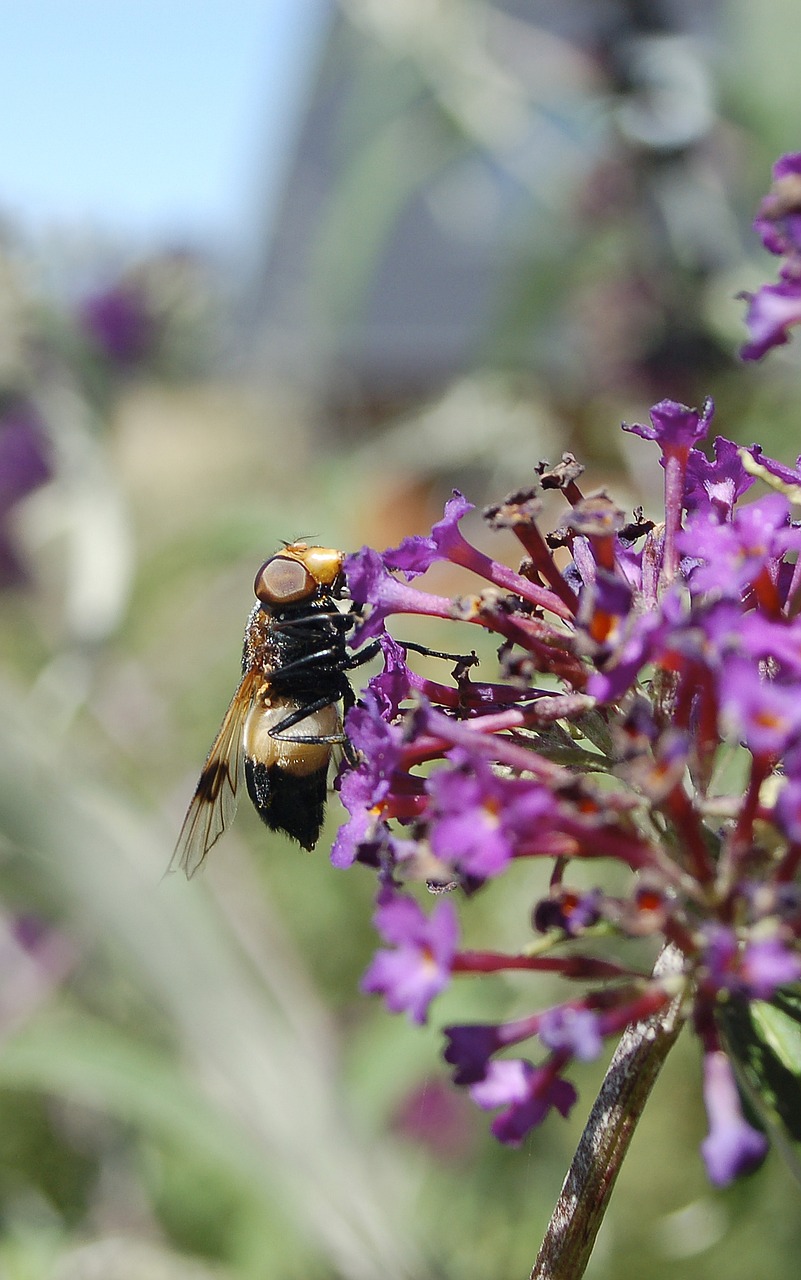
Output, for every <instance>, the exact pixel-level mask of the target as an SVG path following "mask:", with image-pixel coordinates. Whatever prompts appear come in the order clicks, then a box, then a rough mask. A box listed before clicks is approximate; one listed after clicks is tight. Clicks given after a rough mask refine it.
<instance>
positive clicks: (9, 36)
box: [0, 0, 328, 249]
mask: <svg viewBox="0 0 801 1280" xmlns="http://www.w3.org/2000/svg"><path fill="white" fill-rule="evenodd" d="M327 8H328V6H327V4H326V3H325V0H0V47H2V51H3V52H2V62H3V71H2V75H0V216H2V215H5V217H9V216H10V217H11V219H12V220H13V221H14V222H17V223H19V224H21V225H22V227H23V229H25V230H29V231H31V232H32V233H34V234H40V233H42V232H46V231H50V230H51V229H52V228H53V227H59V228H68V229H72V230H79V231H86V230H90V231H91V230H97V231H102V232H105V233H111V234H112V235H115V236H117V235H119V236H122V237H130V238H131V239H132V240H136V241H139V242H146V243H147V242H150V241H155V242H162V243H163V242H165V241H169V242H171V243H174V242H176V241H183V242H186V241H189V242H190V243H194V244H197V243H198V242H200V243H206V244H209V245H210V246H213V247H222V248H225V247H228V248H229V249H230V247H231V246H232V245H234V244H235V243H236V242H237V241H238V240H241V239H245V240H247V239H248V238H249V237H250V236H252V235H253V234H254V232H255V231H256V227H257V225H259V224H261V227H263V222H262V219H263V218H264V215H265V211H266V210H267V209H268V208H269V207H270V201H271V199H272V197H273V196H274V194H275V190H276V188H277V185H278V184H279V183H280V178H281V174H282V172H283V163H284V161H285V158H286V150H287V146H288V145H289V143H290V141H291V138H292V136H293V128H294V125H295V123H296V120H297V109H298V104H299V103H300V102H302V100H303V95H304V90H305V88H306V86H307V84H308V75H309V71H310V68H312V67H313V65H314V59H315V57H316V54H317V50H318V48H319V42H320V37H321V34H322V30H323V26H324V24H323V23H321V20H320V19H321V15H322V14H324V13H325V12H326V10H327Z"/></svg>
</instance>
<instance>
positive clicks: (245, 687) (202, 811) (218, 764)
mask: <svg viewBox="0 0 801 1280" xmlns="http://www.w3.org/2000/svg"><path fill="white" fill-rule="evenodd" d="M263 679H264V677H263V675H262V674H261V673H260V672H259V671H248V672H246V673H245V675H244V676H243V677H242V681H241V683H240V685H239V688H238V689H237V691H236V693H235V694H234V696H233V698H232V699H231V703H230V706H229V707H228V710H227V711H226V713H225V717H224V719H223V722H222V724H221V725H220V732H219V733H218V734H217V737H216V738H215V739H214V742H213V743H212V747H211V750H210V751H209V754H208V756H207V757H206V763H205V764H204V766H203V770H202V772H201V774H200V777H199V779H198V784H197V787H196V788H195V794H194V795H193V797H192V800H191V803H190V805H189V808H188V809H187V811H186V817H185V818H184V823H183V826H182V827H181V834H180V835H179V836H178V843H177V844H176V846H175V852H174V854H173V855H172V860H171V861H170V866H169V870H170V871H174V870H176V869H177V868H178V867H181V868H182V870H183V871H185V872H186V875H187V877H189V876H192V875H194V874H195V872H196V871H197V869H198V867H199V866H200V864H201V863H202V861H203V859H204V858H205V856H206V854H207V853H208V851H209V849H210V848H211V847H212V845H213V844H215V843H216V842H217V840H219V838H220V836H221V835H222V833H223V831H224V830H225V828H226V827H227V826H229V825H230V823H231V822H232V821H233V817H234V814H235V813H236V800H237V797H236V792H237V787H238V786H239V779H240V776H241V773H242V740H243V733H244V727H245V719H246V717H247V714H248V712H249V711H250V708H251V706H252V704H253V699H254V697H255V695H256V692H257V690H258V689H259V686H260V684H261V682H262V681H263Z"/></svg>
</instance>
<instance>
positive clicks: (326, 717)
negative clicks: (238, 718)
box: [243, 689, 341, 849]
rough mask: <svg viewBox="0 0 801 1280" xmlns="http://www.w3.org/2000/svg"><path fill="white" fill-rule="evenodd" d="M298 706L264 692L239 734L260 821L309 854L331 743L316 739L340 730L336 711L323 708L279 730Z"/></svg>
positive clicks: (321, 809) (322, 807)
mask: <svg viewBox="0 0 801 1280" xmlns="http://www.w3.org/2000/svg"><path fill="white" fill-rule="evenodd" d="M299 706H300V704H298V702H296V701H295V700H293V699H291V698H280V697H270V694H269V689H265V690H264V691H263V693H262V694H261V695H260V696H259V698H258V699H257V700H256V701H255V702H254V705H253V706H252V708H251V710H250V712H249V713H248V717H247V720H246V721H245V727H244V734H243V754H244V759H245V781H246V783H247V788H248V795H249V796H250V798H251V800H252V801H253V804H254V806H255V808H256V810H257V811H258V814H259V817H260V818H261V819H262V821H263V822H265V823H266V824H267V826H268V827H270V829H271V830H272V831H285V832H286V834H287V835H288V836H290V837H291V838H292V839H293V840H297V841H298V843H299V844H300V845H302V847H303V848H304V849H313V848H314V846H315V844H316V843H317V839H318V837H319V835H320V828H321V827H322V824H323V814H324V811H325V801H326V794H327V790H328V764H329V761H330V758H331V742H330V741H327V742H326V741H323V740H322V739H326V738H328V739H331V738H333V737H337V736H338V735H339V733H340V732H341V726H340V720H339V713H338V711H337V708H336V707H335V706H333V705H328V706H325V707H323V708H321V709H320V710H317V711H313V712H311V714H310V715H308V716H306V717H304V719H303V720H300V721H298V723H297V724H294V725H291V726H290V727H288V728H285V729H281V727H280V726H281V724H282V722H283V721H285V720H286V719H287V717H288V716H290V715H291V714H292V713H293V712H295V711H297V710H298V709H299ZM293 739H295V740H294V741H293ZM298 739H301V741H298ZM302 739H306V741H302Z"/></svg>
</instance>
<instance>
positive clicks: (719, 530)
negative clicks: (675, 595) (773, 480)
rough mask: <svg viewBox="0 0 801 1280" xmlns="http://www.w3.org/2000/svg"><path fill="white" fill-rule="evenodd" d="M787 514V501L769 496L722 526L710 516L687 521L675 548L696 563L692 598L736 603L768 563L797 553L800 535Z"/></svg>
mask: <svg viewBox="0 0 801 1280" xmlns="http://www.w3.org/2000/svg"><path fill="white" fill-rule="evenodd" d="M788 512H789V503H788V501H787V499H786V498H785V497H784V496H783V495H782V494H780V493H769V494H768V495H767V497H765V498H760V499H759V501H757V502H750V503H749V504H748V505H747V506H745V507H742V508H741V509H740V510H738V511H737V512H736V513H735V515H734V518H733V519H732V520H731V521H729V522H727V523H726V524H720V523H719V521H718V520H717V519H715V518H713V517H711V515H710V514H709V513H707V514H705V515H702V514H700V513H699V514H698V515H695V516H691V517H690V519H689V520H688V522H687V528H686V529H685V530H684V531H683V532H682V533H681V534H679V537H678V547H679V550H680V551H683V552H684V553H685V554H686V555H688V556H692V557H693V558H694V559H695V560H697V561H698V564H697V566H696V567H695V568H694V569H693V571H692V573H691V574H690V589H691V590H692V591H693V593H694V594H697V593H699V592H707V591H709V592H715V593H716V594H719V595H723V596H729V597H732V596H736V597H739V596H741V595H742V593H743V592H744V591H745V589H746V587H748V586H750V585H751V583H753V582H754V581H755V580H756V578H757V577H758V576H759V575H760V574H761V573H762V572H763V571H764V570H765V569H766V568H767V566H768V564H769V563H770V561H771V560H777V559H778V558H779V557H780V556H782V555H783V554H784V552H785V551H787V550H788V549H789V548H790V547H791V546H792V547H794V549H798V548H799V547H801V530H798V529H793V528H791V527H790V525H789V524H788Z"/></svg>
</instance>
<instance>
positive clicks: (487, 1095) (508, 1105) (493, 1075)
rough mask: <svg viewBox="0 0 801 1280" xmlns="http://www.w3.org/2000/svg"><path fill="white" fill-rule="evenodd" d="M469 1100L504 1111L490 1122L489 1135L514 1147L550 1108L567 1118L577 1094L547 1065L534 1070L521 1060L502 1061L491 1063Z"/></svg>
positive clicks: (471, 1088) (539, 1122) (530, 1064)
mask: <svg viewBox="0 0 801 1280" xmlns="http://www.w3.org/2000/svg"><path fill="white" fill-rule="evenodd" d="M470 1096H471V1098H472V1099H473V1101H474V1102H475V1103H476V1105H477V1106H479V1107H481V1108H482V1109H483V1110H485V1111H493V1110H495V1108H497V1107H504V1108H505V1110H504V1111H502V1112H501V1114H500V1115H499V1116H496V1117H495V1119H494V1120H493V1122H492V1132H493V1133H494V1134H495V1137H496V1138H497V1139H498V1140H499V1141H500V1142H504V1143H507V1144H508V1145H510V1146H517V1145H518V1144H519V1143H521V1142H522V1141H523V1139H524V1138H525V1136H526V1134H527V1133H528V1132H529V1130H531V1129H534V1128H536V1126H537V1125H539V1124H541V1123H542V1121H543V1120H544V1119H545V1117H546V1116H547V1114H548V1112H549V1111H550V1110H551V1108H552V1107H555V1108H556V1110H557V1111H558V1112H559V1113H560V1115H562V1116H567V1115H568V1114H569V1112H570V1109H571V1107H572V1106H573V1103H574V1102H575V1101H576V1097H577V1094H576V1090H575V1089H574V1088H573V1086H572V1084H570V1083H569V1081H567V1080H563V1079H562V1078H561V1077H560V1076H559V1075H558V1074H556V1072H555V1071H554V1070H553V1068H552V1067H551V1066H549V1065H547V1064H546V1065H545V1066H542V1067H535V1066H533V1065H532V1063H530V1062H526V1061H525V1060H524V1059H521V1058H503V1059H501V1060H500V1061H497V1062H492V1063H490V1066H489V1067H488V1069H487V1074H486V1076H485V1077H484V1079H483V1080H481V1081H479V1082H478V1083H476V1084H474V1085H471V1086H470Z"/></svg>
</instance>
